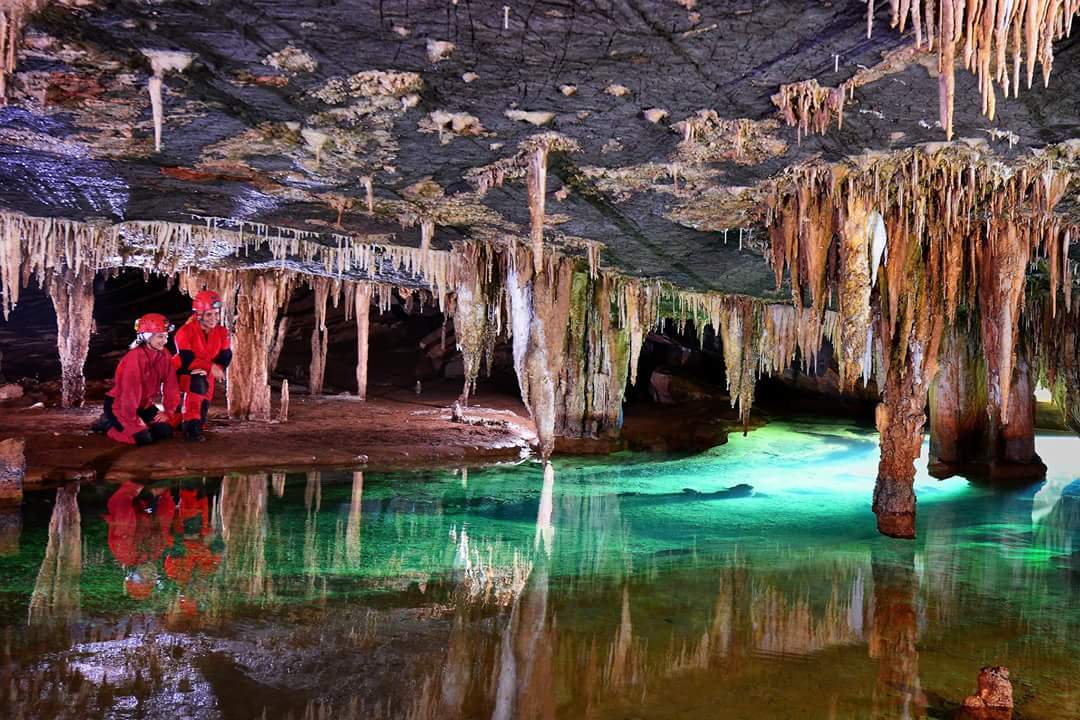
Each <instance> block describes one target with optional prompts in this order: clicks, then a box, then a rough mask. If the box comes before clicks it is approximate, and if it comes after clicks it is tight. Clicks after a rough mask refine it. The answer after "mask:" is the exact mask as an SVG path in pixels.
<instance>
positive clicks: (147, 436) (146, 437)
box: [131, 430, 154, 447]
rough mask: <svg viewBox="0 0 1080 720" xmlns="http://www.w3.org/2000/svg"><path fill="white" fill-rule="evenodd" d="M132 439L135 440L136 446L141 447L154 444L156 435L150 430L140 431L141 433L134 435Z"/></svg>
mask: <svg viewBox="0 0 1080 720" xmlns="http://www.w3.org/2000/svg"><path fill="white" fill-rule="evenodd" d="M131 439H132V440H134V441H135V444H136V445H138V446H140V447H141V446H143V445H153V444H154V435H153V433H151V432H150V431H149V430H140V431H139V432H137V433H135V434H134V435H132V436H131Z"/></svg>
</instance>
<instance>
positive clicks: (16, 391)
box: [0, 383, 23, 400]
mask: <svg viewBox="0 0 1080 720" xmlns="http://www.w3.org/2000/svg"><path fill="white" fill-rule="evenodd" d="M22 396H23V387H22V385H18V384H16V383H8V384H7V385H0V400H14V399H15V398H21V397H22Z"/></svg>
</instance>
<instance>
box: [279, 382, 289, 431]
mask: <svg viewBox="0 0 1080 720" xmlns="http://www.w3.org/2000/svg"><path fill="white" fill-rule="evenodd" d="M288 420H289V381H288V380H282V381H281V405H280V406H279V407H278V415H277V421H278V422H279V423H283V422H288Z"/></svg>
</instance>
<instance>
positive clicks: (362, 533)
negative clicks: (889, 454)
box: [0, 422, 1080, 719]
mask: <svg viewBox="0 0 1080 720" xmlns="http://www.w3.org/2000/svg"><path fill="white" fill-rule="evenodd" d="M1037 446H1038V451H1039V453H1040V454H1041V456H1042V457H1043V459H1044V461H1045V462H1046V464H1047V466H1048V467H1049V469H1050V470H1049V475H1048V480H1047V481H1046V482H1045V483H1042V484H1039V485H1035V486H1032V487H1030V488H1027V489H1022V490H1014V491H996V490H993V489H989V488H980V487H975V486H972V485H969V484H968V483H967V482H966V481H965V480H962V479H959V478H954V479H951V480H947V481H938V480H934V479H931V478H929V477H928V476H927V475H926V474H925V472H921V473H920V476H919V479H918V481H917V486H916V489H917V493H918V497H919V505H918V539H917V540H916V541H914V542H905V541H898V540H891V539H888V538H883V537H881V536H879V535H878V534H877V533H876V530H875V523H874V516H873V515H872V513H871V512H870V498H871V492H872V488H873V479H874V476H875V474H876V464H877V448H876V436H875V435H874V434H873V433H872V432H870V431H867V430H865V429H862V428H858V427H854V426H848V425H844V424H837V423H820V422H815V423H794V422H787V423H779V422H778V423H773V424H771V425H769V426H767V427H765V428H763V429H761V430H757V431H755V432H753V433H751V434H750V435H748V436H746V437H734V436H733V437H732V440H731V442H730V443H729V444H728V445H725V446H722V447H718V448H715V449H713V450H711V451H709V452H706V453H703V454H700V455H695V456H691V457H663V456H659V457H658V456H656V455H643V454H634V453H625V454H618V455H614V456H611V457H608V458H603V459H592V458H590V459H588V460H583V459H563V460H559V461H557V462H555V463H554V464H553V466H552V471H553V472H549V473H548V474H547V475H545V472H544V469H543V468H542V467H541V466H540V465H539V464H538V463H535V462H525V463H522V464H519V465H509V466H499V467H489V468H484V469H476V468H472V469H464V468H456V469H450V470H441V471H427V472H411V473H347V472H334V473H329V472H323V473H308V474H289V475H284V474H272V473H256V474H246V475H230V476H227V477H225V478H206V479H201V478H200V479H189V480H184V481H174V482H169V483H158V484H156V485H151V486H145V487H144V486H141V485H136V484H127V485H125V486H119V487H118V486H108V487H103V486H83V487H81V488H78V489H77V490H76V489H75V488H68V489H66V490H61V491H57V492H48V493H40V494H37V495H34V496H32V497H30V498H28V499H27V502H26V503H25V505H24V507H23V511H22V514H21V517H16V518H13V517H11V516H0V618H2V619H0V632H2V633H3V636H4V637H3V649H2V654H0V707H6V708H8V710H9V712H8V713H7V714H6V715H4V716H5V717H8V716H10V717H28V718H29V717H123V718H126V717H131V718H140V717H146V718H158V717H169V718H172V717H207V718H218V717H220V718H247V717H253V718H257V717H267V718H276V717H281V718H284V717H294V718H298V719H299V718H313V719H314V718H337V717H356V718H361V717H363V718H369V717H370V718H380V717H385V718H416V719H419V718H473V717H476V718H481V717H482V718H533V717H535V718H556V717H558V718H579V717H597V718H691V717H693V718H702V717H723V718H766V717H776V718H786V717H791V718H817V717H820V718H848V717H851V718H881V717H897V718H900V717H951V716H952V714H953V713H954V711H955V710H956V708H957V706H958V705H959V703H960V702H961V700H962V699H963V697H964V696H965V695H967V694H971V693H973V692H974V690H975V681H976V677H977V675H978V671H979V668H980V667H982V666H983V665H990V664H994V665H997V664H1002V665H1007V666H1009V668H1010V670H1011V673H1012V678H1013V684H1014V692H1015V695H1016V698H1017V713H1018V714H1017V717H1022V718H1070V717H1077V718H1080V683H1078V682H1076V681H1075V678H1076V677H1080V603H1078V600H1080V483H1078V482H1075V481H1076V480H1080V464H1078V462H1077V458H1080V439H1077V438H1074V437H1068V436H1045V437H1040V438H1038V442H1037ZM920 464H922V463H920ZM16 526H18V527H21V529H19V530H15V529H13V527H16Z"/></svg>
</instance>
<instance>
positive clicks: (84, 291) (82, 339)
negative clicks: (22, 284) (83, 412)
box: [46, 265, 94, 408]
mask: <svg viewBox="0 0 1080 720" xmlns="http://www.w3.org/2000/svg"><path fill="white" fill-rule="evenodd" d="M46 284H47V286H48V290H49V297H50V298H52V303H53V307H54V308H55V309H56V347H57V350H59V352H60V372H61V398H60V404H61V406H62V407H65V408H72V407H82V404H83V401H84V400H86V378H85V377H84V376H83V365H85V364H86V354H87V352H88V351H89V349H90V333H91V331H92V330H93V327H94V272H93V271H92V270H90V269H89V268H87V267H86V266H85V265H84V266H83V267H81V268H80V269H79V270H78V271H75V270H73V269H72V268H70V267H67V266H64V267H63V268H62V269H60V270H55V271H53V272H51V273H50V274H49V276H48V279H47V281H46Z"/></svg>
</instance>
